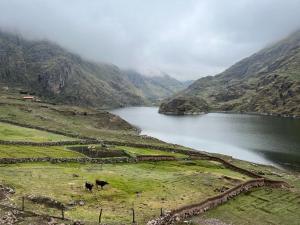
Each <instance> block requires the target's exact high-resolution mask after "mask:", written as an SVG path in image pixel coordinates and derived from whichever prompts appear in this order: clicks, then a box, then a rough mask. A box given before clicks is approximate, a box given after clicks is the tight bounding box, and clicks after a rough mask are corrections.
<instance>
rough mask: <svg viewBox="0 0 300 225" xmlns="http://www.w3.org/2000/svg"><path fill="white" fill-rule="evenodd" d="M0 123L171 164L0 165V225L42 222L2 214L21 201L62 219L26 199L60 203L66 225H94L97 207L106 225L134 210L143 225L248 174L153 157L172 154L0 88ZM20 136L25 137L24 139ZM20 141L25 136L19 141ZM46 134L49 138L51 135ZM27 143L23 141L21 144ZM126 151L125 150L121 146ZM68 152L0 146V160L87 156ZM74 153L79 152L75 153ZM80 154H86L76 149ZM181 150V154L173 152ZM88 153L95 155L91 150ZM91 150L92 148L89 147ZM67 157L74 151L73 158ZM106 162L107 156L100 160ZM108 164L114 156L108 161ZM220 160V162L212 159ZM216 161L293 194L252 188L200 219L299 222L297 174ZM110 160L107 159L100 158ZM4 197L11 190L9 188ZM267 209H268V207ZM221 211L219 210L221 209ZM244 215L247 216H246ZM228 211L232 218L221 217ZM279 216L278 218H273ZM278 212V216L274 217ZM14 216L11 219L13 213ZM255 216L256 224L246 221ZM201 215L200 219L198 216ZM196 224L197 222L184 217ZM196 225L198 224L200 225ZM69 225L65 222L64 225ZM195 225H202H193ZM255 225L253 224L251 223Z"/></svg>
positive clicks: (113, 125) (182, 158) (103, 121)
mask: <svg viewBox="0 0 300 225" xmlns="http://www.w3.org/2000/svg"><path fill="white" fill-rule="evenodd" d="M0 96H1V97H0V115H1V116H0V118H1V119H6V120H10V121H14V122H19V123H21V124H29V125H35V126H39V127H43V128H48V129H50V130H56V131H63V132H67V133H71V134H80V135H83V136H88V137H95V138H98V139H101V140H114V141H121V142H123V145H122V143H120V144H118V146H112V145H108V146H105V145H104V146H102V145H100V144H99V145H97V147H99V148H101V150H103V151H105V150H112V151H114V150H115V151H119V150H125V151H126V152H127V153H128V154H126V156H128V155H130V156H131V157H135V156H139V155H154V156H158V155H170V156H175V157H176V161H160V162H134V163H117V164H96V163H89V162H86V163H63V161H62V160H58V163H54V162H53V163H48V162H36V163H33V162H27V163H16V164H1V165H0V167H1V169H0V177H1V179H0V221H1V220H2V219H4V218H7V214H9V215H11V214H13V213H16V217H17V219H18V221H17V222H16V223H17V224H33V225H40V224H46V223H47V222H48V220H47V219H45V218H44V217H32V216H31V217H30V216H28V217H27V216H26V214H27V213H28V212H27V213H25V214H23V213H18V211H17V210H15V209H14V210H11V209H10V208H5V207H4V206H5V205H9V206H13V207H16V208H18V209H20V208H21V205H22V197H24V196H25V197H26V199H25V209H26V210H28V211H33V212H36V213H39V214H47V215H52V216H58V217H60V216H61V210H60V209H57V208H53V207H52V206H51V207H52V208H51V207H50V206H49V205H45V202H44V203H43V204H41V203H40V204H38V203H33V202H31V201H30V200H29V199H28V196H31V197H32V196H35V197H38V198H44V197H46V198H50V199H52V200H53V201H55V202H56V203H57V202H59V203H63V204H64V205H65V206H66V207H67V209H66V211H65V217H66V218H69V219H72V220H83V221H85V224H86V225H89V224H98V216H99V211H100V209H101V208H102V209H103V213H102V223H105V224H108V225H115V224H124V223H125V224H127V223H128V224H129V223H130V222H131V221H132V211H131V209H132V207H134V208H135V215H136V221H137V222H138V224H145V222H146V221H148V220H150V219H153V218H155V217H158V216H159V215H160V210H161V208H163V211H164V212H166V211H168V210H172V209H176V208H178V207H180V206H184V205H186V204H190V203H197V202H200V201H203V200H204V199H206V198H207V197H209V196H215V195H217V194H220V192H222V190H224V189H225V190H226V189H227V188H231V187H234V186H236V185H237V184H240V183H241V182H244V181H247V180H249V179H251V178H250V177H248V176H247V175H245V174H243V173H240V172H237V171H235V170H232V169H230V168H227V167H225V166H224V165H223V164H221V163H220V162H216V161H210V160H204V159H191V158H189V159H187V157H188V156H187V155H185V154H184V153H185V152H181V153H180V154H178V153H173V152H165V151H162V150H157V149H156V147H157V146H165V147H169V148H178V147H179V146H175V145H172V144H168V143H164V142H162V141H160V140H157V139H154V138H150V137H145V136H140V135H139V134H138V130H137V129H136V128H135V127H133V126H132V125H130V124H129V123H127V122H126V121H124V120H122V119H121V118H120V117H118V116H115V115H112V114H110V113H108V112H105V111H102V110H98V109H92V108H83V107H75V106H73V107H71V106H65V105H53V104H46V103H41V102H31V101H24V100H23V99H22V95H21V94H19V92H17V91H14V90H12V89H7V88H4V89H3V88H1V89H0ZM0 124H1V125H2V131H3V130H8V131H9V132H7V131H5V132H2V134H1V136H0V140H1V138H2V139H6V140H28V141H29V140H31V141H35V142H39V141H41V140H48V137H51V140H60V139H61V138H64V139H68V138H67V137H64V136H60V135H55V134H52V133H51V132H44V131H43V132H42V131H39V130H36V129H27V128H23V127H19V126H15V125H9V124H7V123H0ZM25 134H28V135H29V134H31V135H32V136H30V135H29V136H27V137H26V135H25ZM24 135H25V136H24ZM52 135H53V136H52ZM27 138H28V139H27ZM130 143H136V144H148V145H151V147H148V148H146V147H143V148H138V147H134V145H132V144H130ZM126 145H127V146H126ZM70 147H71V146H47V147H38V146H28V145H0V158H1V159H2V160H3V161H2V162H7V161H5V160H7V159H3V158H13V159H14V158H17V159H18V158H28V157H32V158H38V157H49V158H86V157H88V156H87V155H85V154H84V152H83V154H81V153H78V152H76V151H75V149H74V148H70ZM77 147H78V146H77ZM81 147H85V148H86V147H87V146H86V145H84V146H83V145H81ZM180 148H181V149H186V148H184V147H180ZM91 149H94V148H91ZM95 149H96V148H95ZM73 150H74V151H73ZM99 157H106V158H107V157H108V156H99ZM111 157H113V156H111ZM219 157H220V156H219ZM221 157H222V158H224V159H226V160H228V161H230V162H231V163H233V164H235V165H238V166H240V167H243V168H247V169H248V170H250V171H253V172H255V173H256V174H263V175H264V176H266V177H268V178H271V179H276V180H284V181H287V182H288V183H289V184H291V185H292V186H293V187H292V188H289V189H282V190H276V189H264V188H262V189H259V190H258V191H257V192H252V193H250V194H248V195H241V196H238V197H237V198H236V199H235V200H233V201H232V200H230V201H229V202H228V204H227V203H226V204H225V205H224V206H220V207H219V208H216V209H214V210H212V211H210V212H208V214H204V219H205V218H214V219H216V218H218V219H219V220H221V221H226V222H228V223H233V224H243V223H242V221H254V222H255V223H256V222H261V221H262V223H261V224H270V223H273V224H276V221H280V224H283V225H290V224H293V223H291V222H293V221H298V219H299V216H298V206H297V204H298V200H299V189H300V182H299V174H298V173H296V172H289V171H281V170H279V169H275V168H273V167H270V166H262V165H257V164H254V163H248V162H245V161H240V160H235V159H232V158H230V157H227V156H221ZM107 159H108V160H112V158H107ZM95 179H101V180H106V181H108V182H109V183H110V185H108V186H106V187H105V188H104V190H101V189H100V188H99V189H96V188H95V189H94V190H93V192H89V191H87V190H85V189H84V184H85V182H86V181H89V182H92V183H94V182H95ZM3 187H8V188H12V189H13V190H14V191H15V193H14V194H7V195H8V196H7V198H6V197H5V196H6V193H5V191H3V190H5V188H4V189H3ZM9 190H10V189H9ZM272 204H274V208H272ZM222 207H226V208H224V210H223V209H222ZM246 209H251V210H252V211H251V212H247V211H246ZM228 210H230V211H232V214H230V215H228ZM279 210H282V212H283V214H282V216H280V217H279V216H278V212H279ZM280 212H281V211H280ZM14 215H15V214H14ZM254 215H255V220H253V218H252V217H254ZM205 216H207V217H205ZM191 219H192V220H194V219H195V220H198V219H199V218H191ZM201 219H203V218H201ZM268 222H270V223H268ZM63 223H64V224H73V222H72V221H70V222H69V221H66V220H65V221H63ZM200 224H201V223H200ZM257 224H260V223H257Z"/></svg>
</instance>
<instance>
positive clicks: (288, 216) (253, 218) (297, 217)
mask: <svg viewBox="0 0 300 225" xmlns="http://www.w3.org/2000/svg"><path fill="white" fill-rule="evenodd" d="M211 218H217V219H218V220H220V221H222V222H225V223H226V224H242V225H246V224H247V225H252V224H259V225H270V224H280V225H283V224H286V225H299V224H300V193H295V192H290V191H287V190H280V189H266V188H262V189H259V190H256V191H253V192H250V193H248V194H242V195H240V196H238V197H237V198H235V199H234V200H232V201H229V202H228V203H226V204H224V205H222V206H219V207H217V208H215V209H213V210H211V211H208V212H207V213H205V214H203V216H201V217H195V218H192V220H191V222H190V224H203V223H201V222H203V221H205V220H209V219H211Z"/></svg>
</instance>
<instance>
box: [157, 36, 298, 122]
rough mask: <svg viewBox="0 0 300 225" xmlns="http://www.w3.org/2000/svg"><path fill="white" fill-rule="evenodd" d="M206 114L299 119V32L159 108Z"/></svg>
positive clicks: (173, 111) (206, 80)
mask: <svg viewBox="0 0 300 225" xmlns="http://www.w3.org/2000/svg"><path fill="white" fill-rule="evenodd" d="M195 99H197V100H198V102H200V103H201V104H195V103H194V102H195ZM179 101H180V102H179ZM178 102H179V103H178ZM207 106H208V107H207ZM206 111H234V112H257V113H268V114H280V115H295V116H300V31H298V32H295V33H294V34H292V35H290V36H289V37H287V38H286V39H284V40H282V41H280V42H278V43H276V44H274V45H271V46H270V47H268V48H265V49H263V50H261V51H259V52H258V53H256V54H254V55H252V56H250V57H248V58H245V59H243V60H241V61H240V62H238V63H236V64H234V65H233V66H232V67H230V68H229V69H227V70H226V71H224V72H223V73H221V74H219V75H216V76H209V77H204V78H201V79H199V80H197V81H195V82H194V83H193V84H192V85H190V86H189V87H188V88H187V89H185V90H184V91H182V92H180V93H178V94H176V95H175V96H173V97H172V98H170V99H167V100H166V101H165V102H164V103H163V104H162V105H161V106H160V112H161V113H174V114H188V113H199V112H206Z"/></svg>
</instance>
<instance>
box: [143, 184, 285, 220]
mask: <svg viewBox="0 0 300 225" xmlns="http://www.w3.org/2000/svg"><path fill="white" fill-rule="evenodd" d="M263 186H267V187H273V188H279V187H287V183H285V182H283V181H273V180H269V179H265V178H258V179H253V180H249V181H246V182H244V183H242V184H240V185H237V186H235V187H233V188H231V189H229V190H227V191H226V192H224V193H222V194H219V195H216V196H214V197H210V198H207V199H206V200H204V201H202V202H200V203H198V204H192V205H187V206H184V207H181V208H178V209H175V210H173V211H171V212H170V213H169V214H167V215H165V216H162V217H159V218H157V219H154V220H151V221H149V222H148V223H147V225H171V224H174V223H176V222H178V221H182V220H185V219H187V218H190V217H193V216H197V215H200V214H202V213H204V212H205V211H207V210H209V209H212V208H215V207H217V206H219V205H221V204H223V203H225V202H227V201H228V200H230V199H231V198H233V197H235V196H237V195H239V194H240V193H245V192H248V191H250V190H252V189H254V188H258V187H263Z"/></svg>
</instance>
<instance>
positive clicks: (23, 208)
mask: <svg viewBox="0 0 300 225" xmlns="http://www.w3.org/2000/svg"><path fill="white" fill-rule="evenodd" d="M24 210H25V197H24V196H23V197H22V211H24Z"/></svg>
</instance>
